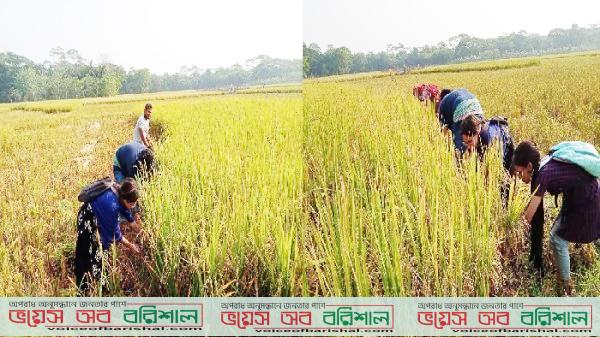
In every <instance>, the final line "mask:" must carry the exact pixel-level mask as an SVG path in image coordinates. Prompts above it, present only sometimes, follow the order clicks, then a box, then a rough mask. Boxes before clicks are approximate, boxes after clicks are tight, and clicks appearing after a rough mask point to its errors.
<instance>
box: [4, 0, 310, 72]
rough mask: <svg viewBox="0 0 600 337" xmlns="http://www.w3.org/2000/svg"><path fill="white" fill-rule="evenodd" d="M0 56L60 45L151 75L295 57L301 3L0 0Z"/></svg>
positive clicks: (43, 55)
mask: <svg viewBox="0 0 600 337" xmlns="http://www.w3.org/2000/svg"><path fill="white" fill-rule="evenodd" d="M1 7H2V8H1V10H0V31H1V32H2V38H0V52H5V51H11V52H14V53H17V54H19V55H23V56H25V57H27V58H29V59H31V60H33V61H35V62H43V61H44V60H49V59H50V50H51V49H52V48H54V47H57V46H60V47H62V48H63V49H65V50H69V49H76V50H78V51H79V53H80V54H81V56H83V57H84V58H85V59H91V60H94V61H96V62H100V61H109V62H111V63H115V64H119V65H121V66H124V67H125V68H126V69H129V68H130V67H135V68H148V69H150V70H151V71H152V72H154V73H164V72H171V73H172V72H177V71H179V70H180V69H181V67H182V66H186V65H187V66H191V65H196V66H198V67H200V68H202V69H206V68H215V67H220V66H231V65H233V64H235V63H240V64H244V63H245V61H246V60H247V59H250V58H253V57H256V56H258V55H263V54H264V55H269V56H272V57H278V58H288V59H291V58H301V57H302V0H252V1H248V0H197V1H195V0H188V1H186V0H168V1H166V0H143V1H141V0H85V1H81V0H52V1H46V0H38V1H35V0H2V6H1Z"/></svg>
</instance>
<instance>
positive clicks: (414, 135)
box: [304, 54, 600, 296]
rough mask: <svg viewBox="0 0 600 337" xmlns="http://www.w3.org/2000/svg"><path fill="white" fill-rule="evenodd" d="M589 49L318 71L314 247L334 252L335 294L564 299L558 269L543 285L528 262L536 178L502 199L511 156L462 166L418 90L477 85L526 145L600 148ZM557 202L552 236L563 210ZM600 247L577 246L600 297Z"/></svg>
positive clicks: (325, 275)
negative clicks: (352, 71) (420, 66)
mask: <svg viewBox="0 0 600 337" xmlns="http://www.w3.org/2000/svg"><path fill="white" fill-rule="evenodd" d="M576 56H577V57H576V58H575V57H566V58H543V59H541V60H539V64H538V65H533V66H528V67H518V68H516V67H503V66H502V62H504V61H499V65H498V67H495V66H493V64H491V63H490V62H485V64H484V65H483V66H484V67H485V68H489V69H488V70H483V69H482V70H481V71H464V72H455V71H454V70H452V71H449V72H437V71H435V72H432V73H427V74H409V75H390V76H384V77H382V76H380V73H374V74H373V76H369V74H363V76H356V75H355V76H354V77H352V76H350V79H351V80H346V81H340V79H339V78H337V77H336V78H331V79H330V78H324V79H317V80H308V81H306V82H305V85H304V114H305V121H306V124H305V144H306V145H305V148H304V153H305V158H306V162H307V169H306V171H305V188H307V189H308V191H310V192H311V194H310V197H309V201H308V202H307V203H308V209H307V212H309V215H310V217H311V219H312V222H313V226H311V227H316V228H317V229H318V231H317V233H321V234H315V235H314V236H315V237H316V238H317V239H315V240H314V242H315V244H314V246H315V247H316V248H315V249H314V254H313V255H314V257H315V258H317V259H319V261H323V262H322V263H321V264H320V265H318V266H316V270H317V272H318V275H319V276H320V279H321V280H322V283H323V284H324V285H325V288H327V289H328V291H326V293H331V294H335V295H348V296H365V295H393V296H415V295H419V296H422V295H426V296H441V295H450V296H454V295H464V296H473V295H477V296H492V295H494V296H498V295H502V296H514V295H520V296H540V295H545V296H553V295H554V294H555V293H554V291H553V284H554V275H553V274H552V273H549V274H548V275H547V276H546V277H545V278H544V279H543V280H542V282H541V283H539V282H537V279H536V275H534V273H533V271H532V269H531V268H529V267H528V262H527V257H528V242H527V241H528V240H527V231H526V229H525V227H524V225H523V224H522V223H521V222H520V221H519V218H518V215H519V213H520V212H521V211H522V210H523V207H524V205H525V204H526V202H527V198H528V189H527V186H524V185H523V184H522V183H520V182H518V183H516V185H514V184H515V183H514V182H513V186H514V187H515V188H513V189H512V191H513V196H512V197H511V202H510V204H509V207H508V210H506V211H505V210H503V209H502V206H501V201H500V200H499V193H498V191H499V186H498V182H499V181H500V179H501V178H502V177H501V172H498V170H497V168H498V167H499V164H498V163H497V162H495V161H496V160H497V159H498V158H495V159H494V158H493V157H494V156H493V155H492V156H491V158H487V159H486V162H485V164H484V165H483V168H481V169H479V170H477V169H475V168H474V166H475V165H474V163H473V162H472V161H471V162H469V164H468V165H466V166H465V167H463V168H462V170H461V171H459V170H458V169H457V166H456V164H455V162H454V159H453V156H452V153H451V152H452V151H451V145H450V144H448V139H446V137H444V136H443V135H441V134H440V132H439V124H438V123H437V121H436V120H435V116H434V113H433V110H432V108H431V106H430V107H429V108H426V107H425V106H423V105H421V104H420V103H418V102H416V100H415V99H414V98H413V97H411V89H412V86H413V85H414V83H436V84H438V85H440V86H441V87H449V88H458V87H466V88H468V89H469V90H470V91H472V92H473V93H474V94H476V95H477V96H478V98H479V99H480V101H481V103H482V106H483V108H484V111H485V114H486V116H488V117H491V116H494V115H502V116H505V117H508V120H509V123H510V128H511V133H512V135H513V137H514V139H515V141H516V142H519V141H521V140H525V139H532V140H534V141H535V142H536V143H537V144H538V145H539V146H540V148H541V149H548V148H549V147H550V146H551V145H553V144H555V143H557V142H559V141H562V140H584V141H588V142H591V143H593V144H596V146H597V144H600V141H599V140H600V138H599V137H600V116H599V114H600V110H599V109H600V98H598V96H597V95H595V92H597V91H598V89H599V87H598V83H600V81H599V80H600V57H598V56H597V55H594V54H587V55H576ZM483 66H482V67H483ZM458 67H460V65H459V66H458ZM546 205H547V208H549V209H547V211H546V214H547V215H546V216H547V223H546V226H547V227H546V235H547V234H548V233H549V227H550V225H551V220H552V219H553V216H552V215H554V216H555V215H556V213H557V211H558V209H556V208H553V207H554V206H551V205H554V202H553V201H552V202H550V201H549V202H547V203H546ZM546 241H547V236H546ZM595 249H597V248H594V246H593V245H583V247H582V248H577V249H575V251H574V252H573V255H572V256H573V257H572V267H573V270H574V274H573V275H574V276H573V277H574V280H575V282H576V283H577V286H578V290H579V293H580V294H584V295H587V296H597V295H598V294H599V292H598V287H597V283H598V280H599V279H598V274H599V269H598V263H597V262H593V261H594V256H597V252H596V251H595ZM545 252H546V263H547V264H549V270H553V268H552V267H551V265H550V254H549V250H548V249H546V251H545Z"/></svg>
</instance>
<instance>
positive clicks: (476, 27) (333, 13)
mask: <svg viewBox="0 0 600 337" xmlns="http://www.w3.org/2000/svg"><path fill="white" fill-rule="evenodd" d="M598 13H600V1H597V0H587V1H582V0H568V1H567V0H559V1H554V0H552V1H550V0H548V1H543V0H502V1H497V0H495V1H483V0H453V1H448V0H444V1H440V0H428V1H423V0H421V1H414V0H408V1H407V0H368V1H367V0H304V17H303V21H304V24H303V31H304V34H303V41H304V42H307V43H312V42H316V43H318V44H319V45H320V46H321V48H323V49H325V48H326V47H327V46H328V45H329V44H332V45H334V46H335V47H340V46H346V47H348V48H350V50H352V51H353V52H359V51H360V52H367V51H382V50H385V49H386V47H387V45H388V44H398V43H402V44H404V45H405V46H408V47H420V46H424V45H426V44H429V45H432V44H437V43H438V42H440V41H448V39H449V38H450V37H452V36H456V35H458V34H461V33H466V34H469V35H471V36H476V37H481V38H489V37H496V36H501V35H504V34H509V33H512V32H517V31H520V30H526V31H527V32H530V33H538V34H547V33H548V32H549V31H550V30H551V29H554V28H570V27H571V25H572V24H578V25H579V26H589V25H590V24H600V15H599V14H598Z"/></svg>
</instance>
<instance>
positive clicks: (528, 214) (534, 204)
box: [523, 195, 543, 224]
mask: <svg viewBox="0 0 600 337" xmlns="http://www.w3.org/2000/svg"><path fill="white" fill-rule="evenodd" d="M542 198H543V196H538V195H534V196H533V197H532V198H531V200H530V201H529V205H527V208H526V209H525V212H523V218H524V219H525V221H527V223H529V224H531V220H532V219H533V216H534V215H535V212H536V211H537V209H538V207H539V206H540V204H541V202H542Z"/></svg>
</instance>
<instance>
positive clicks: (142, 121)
mask: <svg viewBox="0 0 600 337" xmlns="http://www.w3.org/2000/svg"><path fill="white" fill-rule="evenodd" d="M151 117H152V104H150V103H146V105H145V106H144V113H143V114H142V115H141V116H140V118H138V120H137V122H136V124H135V128H134V129H133V141H134V142H138V143H140V144H143V145H144V146H146V147H147V148H149V149H151V148H152V142H151V141H150V118H151Z"/></svg>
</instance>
